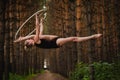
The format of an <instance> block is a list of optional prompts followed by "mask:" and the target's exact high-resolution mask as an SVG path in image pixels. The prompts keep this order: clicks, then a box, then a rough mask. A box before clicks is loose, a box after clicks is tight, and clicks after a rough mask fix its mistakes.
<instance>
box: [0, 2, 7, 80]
mask: <svg viewBox="0 0 120 80" xmlns="http://www.w3.org/2000/svg"><path fill="white" fill-rule="evenodd" d="M5 5H6V1H3V0H1V1H0V74H1V75H0V80H3V73H4V41H5V39H4V36H5V34H4V33H5V9H6V7H5Z"/></svg>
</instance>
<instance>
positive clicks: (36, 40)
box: [34, 15, 41, 43]
mask: <svg viewBox="0 0 120 80" xmlns="http://www.w3.org/2000/svg"><path fill="white" fill-rule="evenodd" d="M35 20H36V22H35V25H36V34H35V37H34V41H35V43H37V42H38V41H39V39H40V38H39V34H40V26H41V25H40V23H39V19H38V16H37V15H36V16H35Z"/></svg>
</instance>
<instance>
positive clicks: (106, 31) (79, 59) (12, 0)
mask: <svg viewBox="0 0 120 80" xmlns="http://www.w3.org/2000/svg"><path fill="white" fill-rule="evenodd" d="M119 3H120V0H0V80H19V79H10V77H11V74H12V75H14V74H15V75H22V76H26V75H29V74H38V73H40V72H42V71H44V70H46V69H47V70H48V71H50V72H53V73H57V74H60V75H62V76H64V77H65V78H67V79H68V80H119V79H120V77H119V75H120V69H119V68H120V10H119V8H120V4H119ZM44 6H47V7H48V9H47V11H46V12H45V13H46V16H45V21H44V31H43V33H44V34H46V35H57V36H60V37H71V36H78V37H84V36H90V35H93V34H97V33H101V34H102V37H101V38H98V39H91V40H88V41H84V42H80V43H75V42H73V43H68V44H65V45H64V46H62V47H60V48H57V49H42V48H38V47H32V48H30V49H27V50H25V49H24V42H20V43H14V40H15V37H17V38H19V37H20V36H26V35H27V34H29V33H30V32H31V31H33V30H34V28H35V16H33V17H32V18H31V19H29V20H28V21H27V22H26V24H24V26H23V27H22V28H21V29H20V31H19V32H18V33H17V31H18V30H19V28H20V26H21V25H22V24H23V23H24V22H25V21H26V20H27V19H28V18H29V17H30V16H32V15H33V14H34V13H35V12H37V11H39V10H42V9H43V8H44ZM16 33H17V35H16ZM34 33H35V32H33V33H32V34H34ZM20 80H23V79H20ZM30 80H34V79H30ZM36 80H37V79H36ZM38 80H39V79H38ZM40 80H42V79H40ZM43 80H44V79H43ZM48 80H49V79H48ZM57 80H59V79H57ZM60 80H62V79H60Z"/></svg>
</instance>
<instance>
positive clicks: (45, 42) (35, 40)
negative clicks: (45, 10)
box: [14, 15, 102, 49]
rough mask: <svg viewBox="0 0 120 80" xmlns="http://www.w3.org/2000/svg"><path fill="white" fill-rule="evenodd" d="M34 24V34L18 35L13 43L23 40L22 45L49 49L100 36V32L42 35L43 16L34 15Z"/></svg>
mask: <svg viewBox="0 0 120 80" xmlns="http://www.w3.org/2000/svg"><path fill="white" fill-rule="evenodd" d="M35 20H36V21H35V25H36V32H35V35H29V36H25V37H19V38H18V39H17V40H14V42H15V43H17V42H21V41H24V45H25V47H26V48H30V47H32V46H36V47H39V48H44V49H51V48H60V47H61V46H63V45H64V44H66V43H69V42H83V41H86V40H90V39H96V38H99V37H101V36H102V34H93V35H91V36H86V37H76V36H73V37H66V38H62V37H59V36H56V35H43V21H44V19H43V18H41V19H40V18H38V16H37V15H36V16H35Z"/></svg>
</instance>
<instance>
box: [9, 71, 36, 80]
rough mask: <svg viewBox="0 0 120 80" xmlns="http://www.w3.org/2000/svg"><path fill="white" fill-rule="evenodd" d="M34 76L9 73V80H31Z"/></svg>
mask: <svg viewBox="0 0 120 80" xmlns="http://www.w3.org/2000/svg"><path fill="white" fill-rule="evenodd" d="M34 76H36V75H35V74H30V75H28V76H21V75H17V74H12V73H10V79H9V80H31V78H32V77H34Z"/></svg>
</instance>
